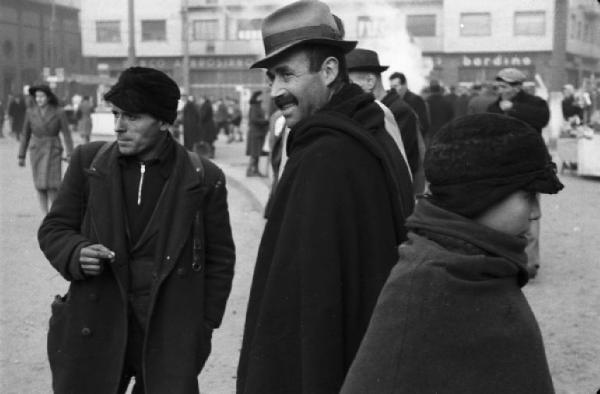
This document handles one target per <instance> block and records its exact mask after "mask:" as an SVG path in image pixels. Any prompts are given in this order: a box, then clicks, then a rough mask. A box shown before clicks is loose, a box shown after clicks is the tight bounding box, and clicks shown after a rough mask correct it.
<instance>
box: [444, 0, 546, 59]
mask: <svg viewBox="0 0 600 394" xmlns="http://www.w3.org/2000/svg"><path fill="white" fill-rule="evenodd" d="M553 3H554V2H553V1H550V0H503V1H492V0H444V26H445V28H444V51H445V52H446V53H456V52H462V53H464V52H467V53H468V52H504V51H506V52H512V51H551V50H552V38H553V35H552V32H553V30H554V8H553ZM517 11H545V13H546V29H545V30H546V31H545V34H544V35H543V36H515V35H514V14H515V12H517ZM471 12H473V13H480V12H489V13H490V15H491V35H489V36H461V35H460V15H461V13H471Z"/></svg>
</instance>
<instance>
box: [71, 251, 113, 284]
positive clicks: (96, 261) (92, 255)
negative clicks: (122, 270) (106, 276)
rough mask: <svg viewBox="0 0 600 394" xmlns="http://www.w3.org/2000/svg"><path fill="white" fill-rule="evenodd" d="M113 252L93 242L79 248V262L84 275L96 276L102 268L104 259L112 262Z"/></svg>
mask: <svg viewBox="0 0 600 394" xmlns="http://www.w3.org/2000/svg"><path fill="white" fill-rule="evenodd" d="M114 260H115V252H113V251H112V250H110V249H108V248H107V247H106V246H104V245H100V244H94V245H90V246H86V247H84V248H82V249H81V252H80V254H79V264H81V270H82V271H83V273H84V274H85V275H88V276H97V275H100V274H101V273H102V271H103V270H104V263H105V262H106V261H110V262H113V261H114Z"/></svg>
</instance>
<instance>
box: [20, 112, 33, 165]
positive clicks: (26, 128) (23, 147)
mask: <svg viewBox="0 0 600 394" xmlns="http://www.w3.org/2000/svg"><path fill="white" fill-rule="evenodd" d="M30 139H31V120H30V119H29V112H27V114H26V115H25V122H24V123H23V131H22V133H21V139H20V141H19V159H24V158H25V156H26V155H27V148H28V147H29V140H30Z"/></svg>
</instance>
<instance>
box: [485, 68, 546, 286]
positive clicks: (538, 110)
mask: <svg viewBox="0 0 600 394" xmlns="http://www.w3.org/2000/svg"><path fill="white" fill-rule="evenodd" d="M524 81H525V74H523V73H522V72H521V71H519V70H518V69H516V68H504V69H502V70H500V71H499V72H498V75H497V76H496V87H497V90H498V94H499V97H498V99H497V100H496V101H495V102H493V103H492V104H490V106H489V107H488V112H493V113H500V114H505V115H508V116H512V117H514V118H517V119H520V120H522V121H523V122H525V123H527V124H529V125H530V126H531V127H533V128H534V129H535V130H537V132H538V133H540V135H541V134H542V129H543V128H544V127H545V126H546V125H547V124H548V121H549V120H550V110H549V109H548V103H546V101H545V100H544V99H542V98H540V97H537V96H533V95H531V94H529V93H527V92H525V91H524V90H523V82H524ZM527 257H528V262H527V266H528V269H529V274H530V276H531V277H532V278H534V277H535V276H536V275H537V272H538V270H539V268H540V264H541V260H540V221H539V220H536V221H534V223H533V225H532V228H531V233H530V238H529V244H528V246H527Z"/></svg>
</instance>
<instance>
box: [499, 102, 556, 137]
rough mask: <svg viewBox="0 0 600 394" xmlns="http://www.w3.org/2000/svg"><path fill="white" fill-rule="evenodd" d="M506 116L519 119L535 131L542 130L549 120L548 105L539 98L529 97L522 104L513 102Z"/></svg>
mask: <svg viewBox="0 0 600 394" xmlns="http://www.w3.org/2000/svg"><path fill="white" fill-rule="evenodd" d="M506 114H507V115H510V116H514V117H515V118H517V119H521V120H522V121H524V122H525V123H528V124H530V125H531V126H533V127H534V128H535V129H536V130H541V129H543V128H544V127H545V126H546V125H547V124H548V121H549V120H550V111H549V109H548V104H547V103H546V101H545V100H542V99H541V98H539V97H531V98H530V99H529V100H527V101H523V102H513V107H512V108H511V109H510V110H508V111H506Z"/></svg>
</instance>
